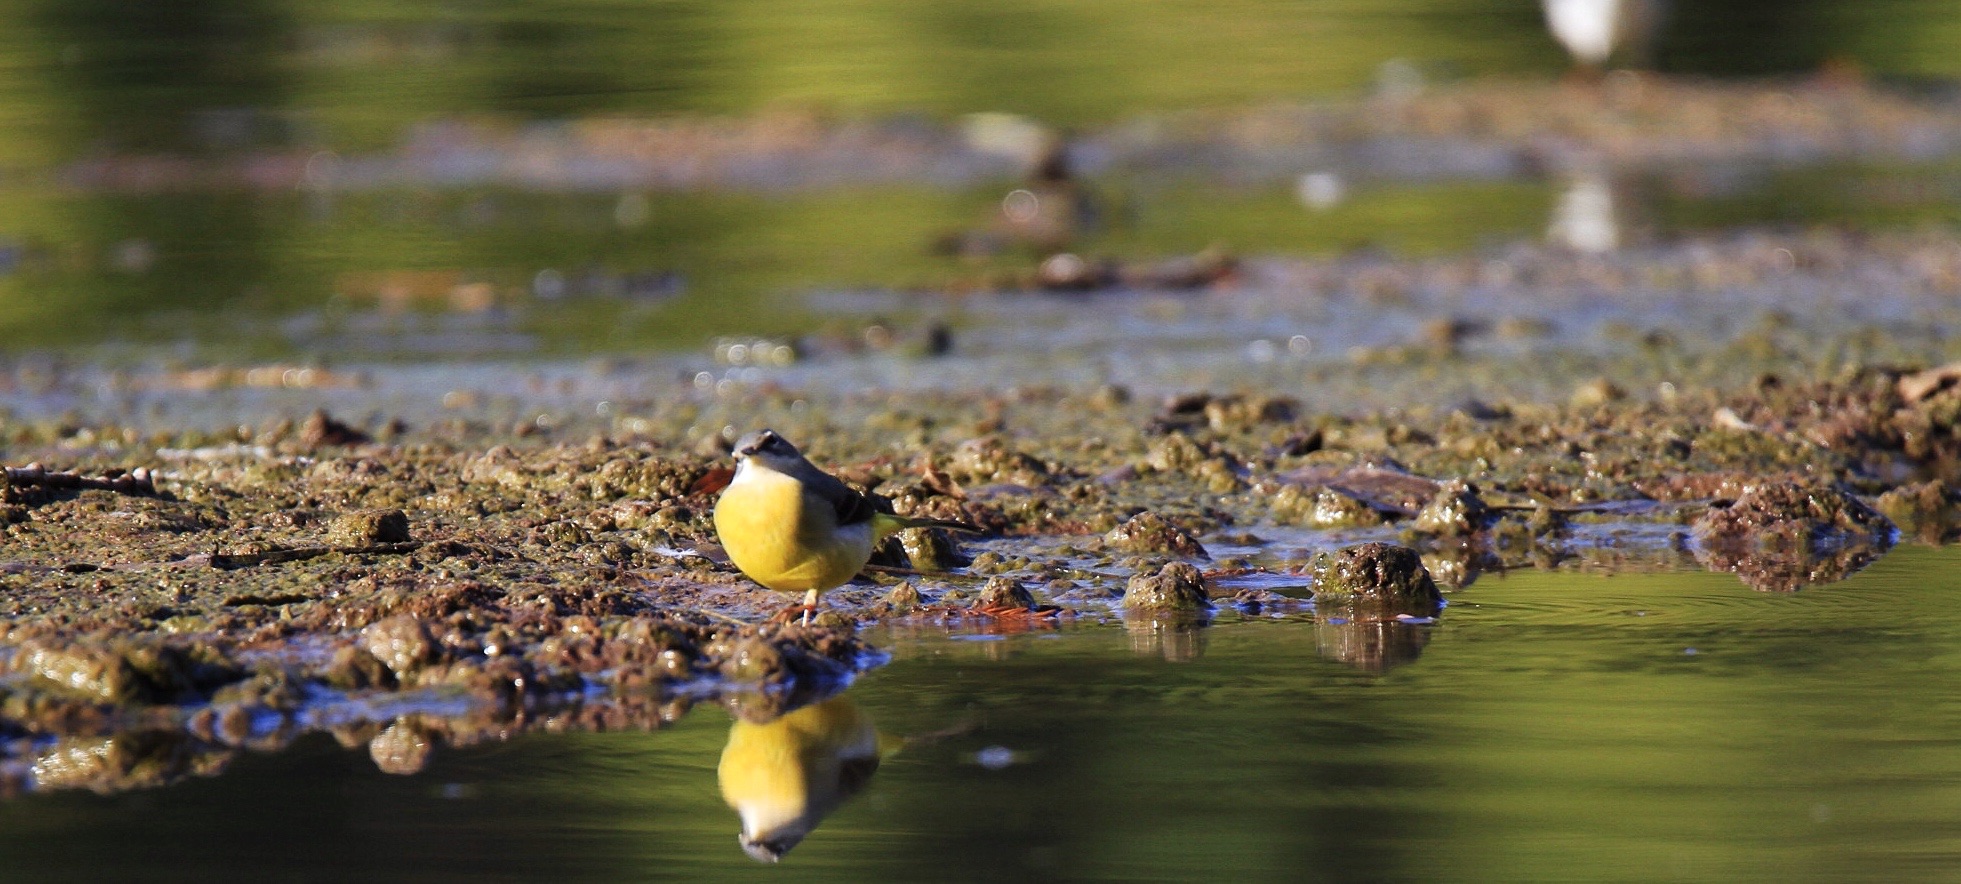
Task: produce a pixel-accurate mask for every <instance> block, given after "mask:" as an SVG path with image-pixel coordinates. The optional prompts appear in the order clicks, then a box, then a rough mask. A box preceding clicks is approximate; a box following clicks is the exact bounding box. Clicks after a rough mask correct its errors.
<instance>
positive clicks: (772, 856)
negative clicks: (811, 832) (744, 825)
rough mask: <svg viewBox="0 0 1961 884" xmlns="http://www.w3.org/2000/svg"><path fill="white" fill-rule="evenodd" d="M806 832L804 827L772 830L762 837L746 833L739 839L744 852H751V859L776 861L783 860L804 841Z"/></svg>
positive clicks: (760, 861) (767, 861) (766, 861)
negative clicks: (778, 830)
mask: <svg viewBox="0 0 1961 884" xmlns="http://www.w3.org/2000/svg"><path fill="white" fill-rule="evenodd" d="M806 834H808V833H807V832H805V831H804V830H802V829H791V830H789V831H785V832H772V833H770V834H769V835H768V836H762V837H751V836H750V835H749V834H747V833H744V834H742V835H740V836H738V840H740V841H741V842H742V852H743V853H746V854H749V858H750V859H753V860H755V861H757V862H759V863H774V862H781V861H782V859H783V855H784V854H786V853H789V852H790V848H792V847H795V846H797V844H798V843H799V842H801V841H803V836H804V835H806Z"/></svg>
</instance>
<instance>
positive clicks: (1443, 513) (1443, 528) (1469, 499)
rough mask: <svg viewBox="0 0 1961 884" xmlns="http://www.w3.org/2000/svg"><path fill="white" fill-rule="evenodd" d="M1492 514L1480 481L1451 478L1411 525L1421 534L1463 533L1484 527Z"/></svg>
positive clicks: (1447, 535) (1448, 534)
mask: <svg viewBox="0 0 1961 884" xmlns="http://www.w3.org/2000/svg"><path fill="white" fill-rule="evenodd" d="M1490 517H1491V513H1490V510H1489V509H1487V508H1486V507H1485V505H1484V498H1482V497H1479V496H1478V488H1477V486H1476V485H1472V484H1471V483H1469V482H1466V481H1464V480H1462V479H1451V480H1449V481H1446V482H1444V483H1443V484H1442V485H1440V486H1439V487H1438V488H1437V493H1436V496H1434V497H1432V498H1430V502H1429V503H1426V504H1424V505H1423V509H1422V510H1420V511H1418V512H1417V514H1416V520H1415V522H1413V523H1412V524H1411V525H1410V527H1411V529H1412V530H1414V531H1416V532H1417V533H1419V534H1431V535H1437V536H1441V537H1463V536H1465V535H1468V534H1472V533H1474V532H1476V531H1478V530H1480V529H1482V528H1483V527H1484V526H1485V525H1486V524H1488V523H1489V522H1490Z"/></svg>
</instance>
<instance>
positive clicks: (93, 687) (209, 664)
mask: <svg viewBox="0 0 1961 884" xmlns="http://www.w3.org/2000/svg"><path fill="white" fill-rule="evenodd" d="M12 667H13V669H14V671H15V672H18V673H21V674H24V675H26V676H28V678H29V680H30V683H32V684H34V685H37V686H40V687H42V688H44V689H48V690H51V691H53V692H55V693H58V694H62V695H66V696H70V697H74V698H77V699H83V700H89V701H94V702H101V703H110V704H116V705H130V704H149V703H173V702H178V701H181V700H185V699H190V698H194V697H197V696H199V695H201V694H204V693H208V692H209V691H210V690H212V689H214V688H216V687H218V686H220V685H223V684H226V683H229V682H232V681H236V680H237V679H239V678H241V677H243V674H242V673H241V671H240V670H239V668H238V667H237V665H236V664H234V663H232V662H231V660H230V659H228V658H226V657H225V656H224V655H223V654H220V653H219V652H217V651H216V650H215V649H212V648H210V647H208V646H205V647H195V646H194V647H190V648H186V647H183V646H179V645H175V644H168V643H163V642H157V641H137V640H111V641H108V642H94V641H80V642H69V643H61V644H56V643H52V642H29V643H27V644H24V645H22V646H21V648H20V649H19V650H18V651H17V652H16V653H15V655H14V658H13V663H12Z"/></svg>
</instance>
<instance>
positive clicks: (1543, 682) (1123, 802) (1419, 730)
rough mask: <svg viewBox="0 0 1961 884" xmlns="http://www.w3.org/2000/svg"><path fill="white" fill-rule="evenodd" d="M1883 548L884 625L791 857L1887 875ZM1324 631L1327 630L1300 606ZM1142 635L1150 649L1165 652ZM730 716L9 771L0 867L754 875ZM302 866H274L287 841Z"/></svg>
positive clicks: (1912, 844)
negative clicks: (368, 748)
mask: <svg viewBox="0 0 1961 884" xmlns="http://www.w3.org/2000/svg"><path fill="white" fill-rule="evenodd" d="M1954 564H1955V554H1954V553H1953V552H1952V551H1951V550H1940V549H1929V548H1925V547H1905V548H1902V549H1899V550H1896V551H1895V552H1894V553H1893V554H1891V555H1889V556H1887V557H1885V558H1884V559H1882V560H1880V561H1879V562H1878V563H1877V564H1875V565H1874V566H1873V567H1871V568H1870V569H1868V570H1867V571H1864V572H1862V573H1860V574H1858V575H1856V576H1854V577H1852V578H1851V579H1849V580H1846V581H1844V582H1841V583H1837V584H1830V585H1825V586H1820V587H1813V588H1810V589H1807V590H1805V591H1803V592H1799V593H1794V594H1767V593H1758V592H1753V591H1751V590H1749V589H1746V588H1745V587H1743V586H1742V585H1741V584H1740V583H1739V582H1738V581H1737V580H1736V579H1735V578H1734V577H1732V576H1729V575H1725V574H1709V573H1695V572H1686V571H1684V572H1661V573H1637V574H1621V575H1617V576H1599V575H1592V574H1576V573H1564V572H1513V573H1511V574H1507V575H1503V576H1487V577H1486V578H1485V579H1484V580H1481V581H1479V582H1478V583H1476V584H1475V585H1473V586H1472V587H1470V588H1468V589H1465V590H1462V591H1460V592H1458V593H1456V594H1454V595H1453V596H1452V597H1451V604H1450V606H1449V607H1448V608H1447V609H1446V611H1445V613H1444V615H1443V616H1442V617H1441V618H1440V620H1439V621H1438V622H1437V623H1436V624H1435V625H1431V626H1415V627H1402V628H1406V629H1418V630H1423V631H1425V632H1426V633H1427V641H1426V642H1423V643H1422V644H1421V653H1420V654H1419V655H1418V656H1416V657H1415V658H1414V659H1411V660H1408V661H1406V662H1404V663H1402V664H1401V665H1397V666H1393V667H1389V668H1387V669H1386V671H1381V672H1376V671H1373V669H1372V667H1369V666H1366V665H1355V664H1354V663H1344V662H1341V661H1340V660H1338V659H1329V658H1324V657H1322V656H1318V655H1317V653H1316V650H1317V648H1326V647H1329V646H1330V643H1329V642H1328V641H1326V638H1327V637H1326V636H1317V635H1316V630H1317V629H1320V630H1326V629H1328V628H1330V627H1328V626H1327V625H1326V624H1323V625H1320V626H1316V625H1314V624H1312V623H1307V622H1301V621H1299V620H1276V621H1272V622H1256V621H1237V622H1221V623H1220V624H1219V625H1216V626H1214V627H1211V628H1209V629H1206V630H1204V631H1203V632H1202V633H1200V634H1199V636H1198V637H1197V638H1196V640H1195V641H1186V642H1181V643H1174V644H1176V645H1177V647H1178V649H1179V650H1178V652H1177V653H1172V654H1169V655H1167V654H1166V653H1165V647H1166V644H1165V643H1163V642H1160V641H1154V640H1152V639H1150V638H1149V637H1140V636H1138V635H1134V634H1132V633H1129V632H1126V631H1125V630H1123V629H1122V628H1120V627H1115V626H1096V627H1082V628H1075V629H1070V630H1066V631H1064V632H1062V633H1060V634H1057V633H1040V632H1038V633H1034V634H1027V635H1017V636H1007V637H995V638H990V639H984V640H976V639H974V638H951V639H950V638H947V637H942V636H938V635H936V634H934V633H935V632H936V631H935V630H924V631H922V630H917V629H898V628H895V629H893V630H890V631H884V632H880V633H876V635H877V636H878V641H879V642H880V643H881V644H884V645H886V646H888V647H889V648H890V649H891V650H892V652H893V656H894V659H893V661H892V662H891V663H890V664H889V665H887V666H885V667H883V668H881V669H878V670H875V671H873V672H871V673H870V674H868V675H866V676H864V677H863V678H862V679H861V680H860V682H859V683H858V684H857V685H856V686H854V687H853V688H852V689H851V690H850V691H849V692H847V694H845V697H846V698H848V699H849V700H850V701H852V702H854V703H855V704H857V706H858V707H859V709H861V710H862V712H863V713H864V714H865V715H866V716H868V717H869V719H870V720H871V721H872V722H874V723H875V725H876V727H877V729H878V731H880V732H881V733H882V734H884V735H885V737H886V741H887V742H888V743H897V742H899V741H900V740H902V739H904V738H907V737H910V738H912V740H911V742H909V743H907V744H905V745H904V746H903V747H902V748H898V749H897V751H896V752H895V753H894V754H891V755H889V756H888V757H886V758H885V760H884V762H883V764H882V765H880V766H879V768H878V771H877V773H876V775H874V776H873V777H872V778H871V779H870V781H869V783H868V785H866V786H865V787H864V789H863V790H862V791H861V792H860V793H858V794H857V795H856V796H855V797H852V798H851V799H849V800H847V801H846V802H845V803H844V804H843V806H842V807H841V809H839V810H837V811H836V812H835V813H833V814H831V815H830V816H829V817H828V818H826V819H824V820H823V821H822V822H821V824H820V825H819V826H818V828H817V829H816V830H815V832H814V833H812V834H811V835H809V837H808V838H807V839H806V840H805V841H804V842H803V843H802V844H800V845H798V846H796V847H795V849H794V850H792V851H791V852H790V853H789V854H788V855H787V856H786V857H784V858H783V860H782V866H783V870H784V871H786V872H791V873H792V874H795V875H796V876H797V877H799V878H810V879H823V880H865V879H867V878H873V879H886V880H921V879H927V878H932V879H943V878H948V877H952V878H957V879H971V880H989V879H1004V878H1021V877H1029V876H1033V877H1036V878H1055V879H1103V880H1137V879H1139V878H1154V879H1170V880H1206V879H1211V880H1216V879H1217V878H1218V877H1219V876H1221V875H1222V874H1229V875H1234V876H1249V877H1253V878H1258V879H1300V878H1303V877H1305V878H1325V879H1335V880H1345V879H1369V880H1435V879H1438V878H1450V879H1480V880H1571V879H1576V878H1577V879H1589V880H1656V879H1684V880H1745V879H1749V880H1761V879H1765V878H1776V879H1780V880H1815V881H1845V880H1903V879H1927V878H1929V877H1942V876H1944V875H1946V874H1947V873H1948V872H1949V871H1951V870H1952V869H1953V868H1954V864H1955V862H1956V861H1957V860H1961V855H1957V854H1961V828H1957V825H1956V823H1955V822H1954V820H1955V819H1956V818H1957V815H1958V814H1961V760H1957V758H1961V756H1957V753H1956V748H1957V745H1956V744H1957V738H1956V737H1955V736H1954V733H1955V730H1956V728H1955V725H1956V719H1957V714H1958V713H1961V703H1958V702H1957V701H1958V700H1961V697H1957V694H1956V691H1955V689H1954V686H1953V679H1952V677H1951V676H1952V670H1953V668H1954V665H1955V663H1956V662H1957V661H1961V631H1958V630H1957V629H1956V628H1955V626H1954V625H1953V622H1952V618H1947V617H1944V616H1942V615H1941V612H1942V611H1943V610H1944V609H1945V607H1946V606H1947V603H1948V602H1949V600H1950V599H1951V596H1952V595H1953V593H1954V592H1955V591H1956V590H1957V589H1961V583H1957V582H1956V579H1955V578H1954V576H1953V575H1954V574H1955V573H1956V572H1955V569H1954ZM1317 639H1319V640H1317ZM1167 656H1169V657H1171V658H1174V659H1167ZM729 727H730V722H729V719H728V717H727V716H725V715H724V714H722V713H721V712H719V711H717V710H715V709H712V708H700V709H696V710H695V711H694V712H692V713H691V714H689V715H687V716H686V717H684V718H683V719H681V720H680V721H679V722H678V723H677V724H676V725H674V726H673V727H670V728H666V729H663V730H659V731H654V732H650V733H649V732H616V733H569V734H562V735H554V734H541V733H533V734H529V735H526V736H522V737H519V738H516V739H513V740H511V741H509V742H507V743H493V744H488V745H482V746H478V747H475V748H468V749H450V748H442V749H438V750H437V751H436V752H435V754H434V756H433V759H432V761H431V763H430V764H429V765H428V766H427V767H426V768H425V769H424V770H423V771H422V772H421V773H418V774H415V775H412V776H392V775H388V774H384V773H381V772H379V771H378V770H376V768H375V766H374V764H373V763H372V762H371V761H370V760H369V759H368V757H367V753H366V752H364V751H361V749H360V748H359V747H357V748H355V749H353V750H348V749H342V748H340V747H338V746H336V745H335V744H334V743H333V742H332V741H331V740H329V739H327V738H326V737H323V736H314V737H309V738H306V739H303V740H301V741H300V742H298V743H296V744H295V745H294V746H292V747H291V748H290V749H288V750H286V751H284V752H280V753H277V754H270V755H267V754H255V753H247V754H245V755H242V756H240V757H239V758H237V760H235V761H234V762H233V763H232V764H231V766H230V768H229V769H227V770H226V771H224V772H223V773H222V774H219V775H216V776H212V777H206V778H193V779H191V780H188V781H186V782H183V783H181V784H179V785H175V786H170V787H166V788H161V789H154V790H149V791H141V792H131V793H124V794H118V795H107V796H103V795H92V794H87V793H75V792H67V793H63V792H47V793H40V794H31V795H28V796H25V797H23V798H20V799H17V800H14V801H11V802H9V803H7V804H5V805H0V845H3V846H0V850H4V852H5V854H6V855H7V856H8V858H9V868H10V871H11V872H12V874H13V875H15V876H19V877H20V878H23V879H30V878H32V879H42V878H57V877H58V878H67V879H73V878H102V877H118V878H126V877H154V872H155V870H157V869H161V868H168V869H170V870H171V875H173V876H178V877H183V878H187V879H188V878H195V877H208V876H211V875H219V874H223V875H226V876H236V875H246V876H258V877H269V878H292V877H295V876H296V875H297V877H300V878H302V879H306V878H310V877H317V878H321V879H344V878H347V877H352V876H360V877H366V878H377V877H378V878H397V879H409V878H413V879H417V880H429V879H434V880H451V879H455V880H464V879H481V878H483V877H485V876H490V877H536V876H541V875H547V874H550V875H555V876H567V877H571V878H575V879H581V880H602V879H623V878H624V879H660V878H688V879H696V880H700V879H711V880H721V879H736V878H741V879H744V880H747V879H751V878H753V876H755V875H756V874H758V873H759V870H758V869H757V868H755V863H754V862H753V861H752V860H751V859H750V858H749V857H747V856H745V855H744V854H743V852H742V850H741V849H740V848H739V847H738V846H737V844H736V837H735V835H736V831H737V820H736V817H735V814H734V812H733V811H731V810H730V809H729V808H728V807H727V806H725V805H724V804H723V802H722V800H721V798H720V796H719V794H718V787H717V777H716V766H717V762H718V757H719V755H720V753H721V750H722V747H723V744H724V742H725V740H726V739H727V738H728V734H729ZM296 870H297V872H296Z"/></svg>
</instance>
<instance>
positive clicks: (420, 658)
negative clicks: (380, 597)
mask: <svg viewBox="0 0 1961 884" xmlns="http://www.w3.org/2000/svg"><path fill="white" fill-rule="evenodd" d="M361 645H362V647H363V648H364V649H365V650H366V651H367V652H368V653H369V654H370V655H372V656H373V657H374V658H375V659H376V660H379V661H381V663H382V664H383V665H385V666H387V667H388V669H389V671H390V672H393V673H394V674H395V677H396V678H398V679H400V678H403V677H404V676H408V675H412V674H414V673H415V671H416V670H419V669H421V668H423V667H424V666H427V665H429V664H431V663H434V662H436V660H437V658H438V657H439V656H440V654H439V648H438V645H437V644H436V639H435V637H434V636H432V635H430V632H429V627H427V626H425V625H423V623H422V621H421V620H418V619H416V618H415V617H412V616H409V615H407V614H398V615H396V616H394V617H390V618H388V619H386V620H382V621H380V622H378V623H374V624H371V625H369V626H368V627H367V628H366V629H363V630H361Z"/></svg>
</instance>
